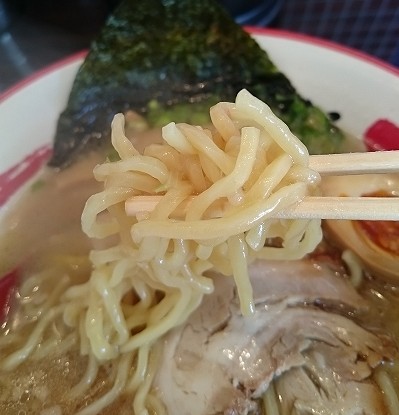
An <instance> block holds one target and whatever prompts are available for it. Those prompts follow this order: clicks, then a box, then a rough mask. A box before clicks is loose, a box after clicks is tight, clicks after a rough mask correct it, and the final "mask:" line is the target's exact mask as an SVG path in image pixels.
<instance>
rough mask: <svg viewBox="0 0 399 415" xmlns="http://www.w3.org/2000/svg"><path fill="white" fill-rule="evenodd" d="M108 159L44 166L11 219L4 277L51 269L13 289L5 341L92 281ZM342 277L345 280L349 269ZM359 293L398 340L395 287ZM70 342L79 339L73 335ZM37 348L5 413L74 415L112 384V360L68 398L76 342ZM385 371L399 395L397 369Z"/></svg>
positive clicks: (11, 389)
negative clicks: (98, 203) (58, 293)
mask: <svg viewBox="0 0 399 415" xmlns="http://www.w3.org/2000/svg"><path fill="white" fill-rule="evenodd" d="M147 138H148V140H149V141H148V142H151V141H157V139H158V138H159V131H157V132H154V133H151V134H149V135H148V137H147ZM146 143H147V141H146ZM143 145H144V144H143ZM103 157H104V156H103V155H95V156H91V157H87V158H86V159H85V160H83V161H79V162H77V163H76V164H75V165H73V166H72V167H69V168H67V169H66V170H64V171H61V172H54V171H51V170H48V169H45V171H44V172H42V173H41V175H40V176H39V177H38V178H37V179H36V181H35V182H34V183H33V185H31V186H30V187H29V188H28V189H25V192H24V195H23V197H22V198H20V199H19V200H18V202H17V203H14V204H13V205H14V206H12V209H11V210H10V212H9V213H8V214H7V215H6V217H5V221H4V223H3V225H2V235H1V240H0V255H1V258H0V264H1V265H0V267H1V268H0V274H1V275H5V274H7V273H8V272H10V271H12V270H16V272H17V275H18V278H19V279H20V281H19V285H21V282H22V281H27V280H29V279H30V278H32V276H34V275H35V274H37V273H41V272H49V275H51V276H52V277H51V278H48V279H47V280H46V281H47V284H46V286H37V285H35V284H34V283H32V284H30V285H29V284H25V285H24V289H25V291H21V290H17V291H16V296H15V297H16V298H15V300H14V301H13V303H12V309H11V311H10V313H9V316H8V318H7V320H6V322H5V323H4V324H3V326H2V336H6V337H7V334H8V332H9V331H10V330H12V331H17V332H19V333H20V340H21V342H22V341H24V340H26V338H27V336H28V334H29V333H30V332H31V330H33V327H34V324H30V323H33V322H35V321H36V320H37V319H38V318H40V317H41V316H40V315H38V314H37V313H36V310H37V309H38V308H37V307H36V304H37V303H40V302H42V301H47V300H48V296H50V297H51V295H52V294H51V293H52V292H53V291H54V290H57V288H58V289H59V290H62V287H63V284H64V277H65V276H66V275H68V276H69V277H70V278H71V279H72V281H73V283H75V284H78V283H82V282H84V281H85V280H87V279H88V276H89V275H90V271H91V264H90V261H89V258H88V253H89V251H90V249H91V248H93V247H95V246H96V244H97V243H98V241H96V240H89V239H88V238H87V236H86V235H85V234H84V233H83V231H82V230H81V222H80V216H81V212H82V209H83V206H84V204H85V202H86V200H87V199H88V197H89V196H90V195H91V194H93V193H95V192H97V191H98V190H99V185H98V183H97V182H95V181H94V179H93V178H92V169H93V167H94V165H95V164H96V163H98V162H99V161H101V160H102V158H103ZM323 243H326V241H324V242H323ZM327 246H329V245H328V244H327ZM329 249H330V248H329ZM331 249H332V251H331V252H336V251H335V248H331ZM314 260H315V261H317V260H318V257H317V256H315V258H314ZM54 275H56V276H57V278H54ZM342 278H347V275H346V273H345V272H343V273H342ZM32 281H34V280H32ZM359 291H360V292H361V294H362V295H363V296H364V297H366V298H367V299H369V300H370V301H371V303H372V304H373V308H372V309H371V310H370V311H369V315H368V318H367V319H366V320H363V321H369V324H370V327H371V328H378V329H379V330H382V331H386V332H388V333H390V334H391V335H393V337H394V339H395V341H397V340H398V333H399V326H398V325H399V293H398V289H397V287H392V286H387V285H385V284H384V283H382V282H380V281H378V280H375V279H374V278H372V277H371V276H369V275H367V276H366V278H364V279H363V280H362V283H361V285H360V287H359ZM50 301H51V298H50ZM21 304H23V305H25V306H26V305H28V307H25V308H24V310H29V314H24V313H22V312H21V307H20V305H21ZM47 330H49V331H54V332H56V333H58V335H59V336H69V335H71V333H70V329H68V328H66V327H62V326H61V325H60V326H55V325H53V326H50V327H49V328H48V329H47ZM55 338H57V336H55ZM71 341H72V342H73V341H74V340H73V337H71ZM15 347H16V345H15V344H14V343H11V344H9V345H8V346H7V345H6V346H4V348H3V349H1V350H0V356H6V355H8V354H9V353H10V352H11V351H12V350H14V349H15ZM40 349H41V348H40V347H39V348H38V350H37V352H35V353H34V354H33V357H32V358H29V359H27V360H26V361H25V362H23V363H22V364H20V365H19V366H18V367H17V368H16V369H14V370H12V371H11V372H8V371H2V372H0V413H1V414H20V415H22V414H40V413H41V411H43V412H42V413H43V414H46V415H47V414H52V415H58V414H61V413H62V414H73V413H75V412H76V411H77V410H78V409H81V408H82V407H84V406H85V405H86V404H87V403H89V402H91V401H92V400H94V399H96V398H98V397H100V396H101V395H102V394H104V393H105V392H106V391H107V390H108V389H109V388H110V387H112V384H111V383H110V381H109V375H110V373H112V371H114V370H115V367H114V366H113V364H112V362H110V363H108V364H106V365H103V366H102V367H101V369H100V373H99V375H98V377H97V380H96V381H95V383H94V386H93V387H91V388H90V389H89V391H87V393H86V394H85V396H84V397H83V398H79V400H74V399H71V398H70V395H69V394H68V393H69V391H70V390H71V389H72V388H73V386H74V385H76V384H77V383H79V382H80V379H81V378H82V376H83V374H84V371H85V370H86V366H87V358H86V357H82V356H81V355H80V353H79V345H78V343H76V345H75V347H74V348H72V351H68V352H67V353H62V352H60V351H59V350H58V344H57V341H56V340H55V341H54V343H53V345H52V347H49V348H48V349H46V348H45V347H43V349H44V352H43V353H44V356H45V358H43V356H41V354H40ZM48 350H51V353H50V354H47V351H48ZM386 369H387V370H388V372H389V373H390V375H391V378H392V380H393V382H394V384H395V386H396V388H397V390H399V377H398V372H397V369H396V365H391V366H390V367H387V368H386ZM45 408H46V411H47V412H45V411H44V409H45ZM116 411H118V413H119V414H125V413H126V414H127V413H131V397H129V396H123V395H122V397H120V398H119V399H117V400H116V401H115V402H113V403H112V404H111V405H110V406H109V407H107V408H106V409H105V410H104V411H103V412H102V414H114V413H116Z"/></svg>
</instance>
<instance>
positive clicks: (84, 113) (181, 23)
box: [49, 0, 342, 167]
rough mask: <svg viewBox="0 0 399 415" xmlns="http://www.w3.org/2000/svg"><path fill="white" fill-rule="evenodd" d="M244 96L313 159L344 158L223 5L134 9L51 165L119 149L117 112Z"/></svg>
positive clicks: (64, 117)
mask: <svg viewBox="0 0 399 415" xmlns="http://www.w3.org/2000/svg"><path fill="white" fill-rule="evenodd" d="M242 88H246V89H248V90H249V91H250V92H251V93H252V94H254V95H256V96H257V97H258V98H260V99H261V100H263V101H264V102H266V103H267V104H268V105H270V107H271V108H272V109H273V111H274V112H275V113H276V114H277V115H278V116H279V117H281V118H282V119H283V120H284V121H285V122H286V123H287V124H288V125H289V127H290V128H291V129H292V131H293V132H294V133H295V134H297V135H298V136H299V137H300V138H301V139H302V140H303V141H304V143H305V144H306V145H307V146H308V148H309V150H310V152H311V153H328V152H335V151H336V149H337V146H338V145H339V143H340V141H341V140H342V133H341V132H340V131H339V130H338V129H337V128H336V127H335V126H334V125H332V123H331V122H330V120H329V119H328V117H327V116H326V115H325V114H324V113H323V112H322V111H321V110H319V109H318V108H316V107H314V106H313V105H312V104H311V103H310V102H309V101H307V100H305V99H303V98H301V97H300V96H299V95H298V94H297V93H296V91H295V89H294V88H293V86H292V85H291V83H290V81H289V80H288V79H287V78H286V76H284V74H282V73H280V72H279V70H278V69H277V68H276V66H275V65H274V64H273V63H272V62H271V60H270V59H269V57H268V55H267V53H265V52H264V51H263V50H262V49H261V48H260V47H259V46H258V44H257V43H256V42H255V41H254V40H253V39H252V38H251V37H250V36H249V35H248V33H247V32H245V31H244V30H243V29H242V28H241V27H240V26H239V25H237V24H236V23H235V22H234V20H233V19H232V18H231V17H230V16H229V14H228V13H227V12H226V11H225V10H224V9H223V8H222V7H221V6H220V5H219V4H218V3H217V2H216V1H213V0H201V1H198V0H145V1H139V0H124V1H122V3H120V4H119V6H118V7H117V8H116V9H115V11H114V13H113V14H112V15H111V16H110V17H109V18H108V20H107V22H106V24H105V26H104V28H103V30H102V31H101V33H100V34H99V36H98V38H97V39H96V40H95V41H94V42H93V44H92V46H91V48H90V51H89V53H88V55H87V57H86V59H85V61H84V63H83V64H82V66H81V67H80V69H79V71H78V73H77V76H76V79H75V81H74V84H73V86H72V90H71V93H70V96H69V100H68V103H67V107H66V109H65V110H64V111H63V113H62V114H61V115H60V118H59V121H58V125H57V131H56V135H55V139H54V152H53V157H52V159H51V160H50V162H49V164H50V165H51V166H55V167H64V166H66V165H68V164H70V163H71V162H73V161H74V160H75V159H76V157H77V156H78V155H80V154H85V151H87V150H89V149H93V148H96V147H98V146H100V145H101V144H104V143H105V142H109V137H110V123H111V121H112V118H113V116H114V115H115V114H116V113H117V112H126V111H127V110H133V111H136V112H138V113H140V114H143V115H146V114H148V113H149V105H150V103H154V102H156V103H157V105H158V106H159V107H160V108H161V110H164V111H167V110H168V109H170V108H171V107H173V106H175V105H176V104H178V105H180V106H181V105H184V104H186V103H187V104H193V103H206V104H209V105H212V104H214V103H216V102H218V101H222V100H223V101H231V100H234V98H235V96H236V94H237V92H238V91H239V90H241V89H242ZM209 105H208V107H207V108H208V109H209ZM193 108H195V107H193ZM158 112H159V109H158ZM188 112H189V111H188ZM177 121H185V120H177Z"/></svg>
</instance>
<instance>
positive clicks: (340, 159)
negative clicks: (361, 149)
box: [309, 150, 399, 176]
mask: <svg viewBox="0 0 399 415" xmlns="http://www.w3.org/2000/svg"><path fill="white" fill-rule="evenodd" d="M309 167H310V168H311V169H312V170H316V171H317V172H319V173H320V174H321V175H323V176H345V175H348V174H371V173H392V172H399V150H393V151H373V152H366V153H342V154H322V155H312V156H310V157H309Z"/></svg>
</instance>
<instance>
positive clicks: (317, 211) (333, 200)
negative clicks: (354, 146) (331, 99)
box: [125, 150, 399, 221]
mask: <svg viewBox="0 0 399 415" xmlns="http://www.w3.org/2000/svg"><path fill="white" fill-rule="evenodd" d="M309 167H310V168H311V169H312V170H316V171H317V172H319V174H320V175H321V176H345V175H353V174H371V173H372V174H375V173H394V172H399V150H397V151H378V152H369V153H344V154H329V155H312V156H310V158H309ZM161 198H162V196H134V197H132V198H130V199H129V200H127V201H126V203H125V210H126V214H127V215H128V216H135V215H137V214H138V213H140V212H151V211H153V210H154V209H155V207H156V205H157V204H158V203H159V201H160V199H161ZM189 203H190V200H189V199H186V201H185V206H184V207H183V208H184V209H189V207H190V206H189ZM274 217H275V218H281V219H346V220H393V221H395V220H398V221H399V197H331V196H320V197H319V196H308V197H305V198H304V199H303V200H302V201H301V202H299V203H298V204H296V205H292V206H290V207H288V208H286V209H284V210H283V211H280V212H276V215H275V216H274Z"/></svg>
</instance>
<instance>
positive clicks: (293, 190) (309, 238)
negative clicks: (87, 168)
mask: <svg viewBox="0 0 399 415" xmlns="http://www.w3.org/2000/svg"><path fill="white" fill-rule="evenodd" d="M210 114H211V120H212V124H213V125H212V126H211V127H209V128H202V127H198V126H191V125H187V124H174V123H171V124H169V125H167V126H166V127H164V129H163V132H162V136H163V142H162V143H161V144H152V145H149V146H147V147H146V148H145V150H144V151H143V152H140V151H138V150H137V149H136V147H135V146H134V145H133V144H132V142H131V141H130V140H128V139H127V137H126V136H125V132H124V117H123V115H121V114H119V115H116V116H115V118H114V121H113V124H112V144H113V146H114V148H115V150H116V151H117V153H118V156H119V160H117V161H115V162H109V161H106V162H104V163H102V164H98V165H97V166H95V168H94V177H95V179H96V180H97V181H98V182H99V183H101V184H102V186H103V190H101V191H99V192H98V193H95V194H93V195H92V196H90V197H89V198H88V201H87V203H86V205H85V207H84V209H83V214H82V229H83V231H84V232H85V234H86V235H87V236H88V237H89V238H90V239H89V240H88V241H87V239H86V238H85V237H82V236H80V237H79V240H81V241H82V242H81V243H79V244H78V245H79V248H77V249H76V252H73V251H74V249H73V248H71V247H68V250H71V251H72V253H70V254H68V255H66V256H65V255H64V256H63V257H62V258H60V256H59V254H58V253H57V254H56V255H55V256H56V257H57V258H58V259H57V260H58V263H57V261H56V262H55V264H54V265H53V266H52V267H51V268H45V269H41V268H40V265H41V264H40V263H39V264H36V266H35V267H34V268H36V269H37V272H36V271H35V272H34V274H33V276H31V277H29V279H27V280H26V281H25V282H24V283H23V284H22V286H21V288H20V291H19V295H20V296H21V297H24V293H25V297H26V298H27V299H28V300H27V301H26V302H24V301H23V300H21V301H20V302H21V304H20V306H19V308H20V310H19V311H18V313H17V315H18V314H19V315H20V316H22V315H23V316H25V317H23V318H24V319H25V320H27V322H25V323H19V327H17V328H16V329H14V328H13V327H12V326H13V324H10V323H9V324H7V325H5V333H6V334H7V335H4V336H3V337H2V339H1V347H2V349H3V351H2V356H3V358H2V360H1V363H0V367H1V370H2V371H4V372H7V371H13V370H16V369H17V368H18V367H19V366H20V365H23V364H26V363H27V362H30V361H33V362H35V361H36V362H37V361H40V360H42V359H45V358H46V357H47V356H48V355H49V354H51V351H52V350H53V349H54V348H55V347H56V348H57V354H59V355H64V356H65V355H68V354H69V356H70V359H69V361H71V360H73V359H78V360H79V359H84V360H83V361H84V362H85V367H83V369H82V367H79V368H75V372H76V377H77V378H78V382H77V383H76V384H75V385H74V386H73V387H72V388H70V390H68V391H67V392H66V393H65V399H66V400H69V401H72V402H75V404H74V405H75V406H74V407H73V409H70V412H71V413H76V414H79V415H89V414H97V413H102V412H101V411H106V410H107V409H108V410H110V412H109V413H112V408H113V406H112V405H113V404H115V403H118V405H119V406H120V405H121V403H120V400H121V399H122V397H123V396H131V397H132V399H131V403H127V404H126V408H131V407H133V413H135V414H136V415H138V414H146V413H156V414H162V413H165V408H164V407H163V404H162V401H161V400H160V399H159V396H158V395H157V393H156V391H154V390H152V388H151V386H152V382H153V379H154V376H155V374H156V370H157V365H158V361H159V358H160V353H161V347H162V346H161V341H160V340H161V339H162V336H163V335H164V334H165V333H167V332H168V331H170V330H171V329H173V328H174V327H176V326H178V325H180V324H182V323H184V321H185V320H186V319H187V317H188V316H189V315H190V314H191V313H192V312H193V311H194V310H195V309H197V308H198V307H199V305H200V304H201V301H202V299H203V297H204V295H208V294H211V293H212V291H213V281H212V278H211V277H210V276H208V274H207V271H209V270H213V271H217V272H219V273H222V274H224V275H226V276H231V277H232V278H234V281H235V284H236V288H237V293H238V297H239V300H240V305H241V311H242V313H243V314H244V315H251V314H252V313H253V312H254V304H253V298H252V287H251V283H250V280H249V277H248V264H249V263H250V262H252V261H253V260H255V259H257V258H261V259H267V260H279V259H286V260H287V259H288V260H290V259H292V260H295V259H300V258H302V257H304V256H305V255H307V254H309V253H311V252H312V251H313V250H314V249H315V248H316V246H317V245H318V244H319V243H320V241H321V239H322V230H321V223H320V221H319V220H276V219H273V214H274V213H275V212H276V211H279V210H281V209H284V207H286V206H288V205H290V204H293V203H298V202H299V201H300V200H301V199H302V198H303V197H305V196H307V195H311V194H317V192H318V184H319V180H320V178H319V176H318V174H317V173H316V172H314V171H312V170H310V169H309V168H308V152H307V150H306V148H305V147H304V146H303V144H302V143H301V142H300V141H299V140H298V139H297V138H296V137H295V136H293V135H292V134H291V132H290V131H289V129H288V127H287V126H286V125H285V124H283V123H282V122H281V121H280V120H278V119H277V118H276V117H275V116H274V114H273V113H272V112H271V111H270V108H269V107H268V106H267V105H266V104H264V103H262V102H261V101H259V100H258V99H257V98H255V97H253V96H252V95H251V94H249V93H248V92H247V91H245V90H243V91H241V92H240V93H239V94H238V95H237V99H236V102H235V103H219V104H217V105H216V106H215V107H213V108H212V109H211V112H210ZM91 193H94V192H91ZM142 195H160V196H162V198H161V201H160V202H159V204H158V205H157V206H156V208H155V210H154V211H152V212H147V211H143V212H138V213H137V214H135V215H133V216H128V215H126V212H125V203H126V201H128V200H130V199H131V198H134V197H135V196H142ZM189 197H194V199H193V201H192V202H191V204H190V207H189V208H188V209H187V210H186V211H183V213H182V211H181V208H180V205H181V203H182V201H184V200H185V199H187V198H189ZM221 206H222V207H221ZM75 231H76V232H77V230H75ZM71 232H74V231H71ZM91 245H94V246H91ZM89 250H90V252H89ZM50 251H51V250H50ZM352 269H355V265H353V266H352ZM87 275H89V278H87ZM54 278H57V283H56V284H55V285H54V281H53V282H50V281H51V280H54ZM47 284H48V285H49V286H51V287H52V288H51V290H50V291H46V290H44V293H43V294H42V295H41V296H40V292H41V290H42V289H41V288H40V287H43V286H46V285H47ZM37 287H39V290H38V291H39V295H34V296H32V298H33V301H31V300H29V298H30V296H31V295H32V293H34V292H35V290H36V291H37ZM26 316H28V317H26ZM21 327H22V330H23V331H24V332H25V333H29V334H28V335H22V333H21ZM80 366H82V365H80ZM104 379H107V381H104ZM272 395H273V393H272V388H271V389H270V391H269V392H268V395H266V396H265V402H266V403H265V406H266V407H270V408H274V407H275V406H276V404H275V403H273V398H272ZM110 408H111V409H110ZM54 410H55V411H56V410H58V407H57V408H56V409H54ZM273 411H274V409H270V410H269V411H268V412H267V413H269V412H270V413H273ZM10 413H11V412H10ZM55 413H56V412H55ZM60 413H61V412H60ZM104 413H106V412H104Z"/></svg>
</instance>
